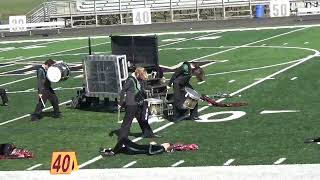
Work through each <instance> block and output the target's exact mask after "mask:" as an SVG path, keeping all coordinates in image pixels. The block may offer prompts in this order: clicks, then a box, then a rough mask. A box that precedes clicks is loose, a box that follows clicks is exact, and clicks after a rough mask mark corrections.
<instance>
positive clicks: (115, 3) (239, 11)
mask: <svg viewBox="0 0 320 180" xmlns="http://www.w3.org/2000/svg"><path fill="white" fill-rule="evenodd" d="M290 2H291V3H295V2H302V3H305V2H308V1H305V0H291V1H290ZM269 3H270V1H269V0H90V1H88V0H71V1H57V0H53V1H50V0H49V1H47V2H45V3H42V4H41V5H39V6H38V7H37V8H35V9H33V10H32V11H30V12H29V13H28V14H27V16H28V21H29V22H41V21H52V20H56V19H59V18H63V19H64V20H66V21H70V24H71V27H72V26H73V25H74V22H84V24H86V23H87V22H89V23H88V24H93V25H98V24H108V23H102V22H103V21H106V22H108V20H109V21H110V19H112V18H114V19H117V20H118V21H119V22H118V23H119V24H123V23H127V22H130V21H128V19H130V18H131V12H132V9H135V8H143V7H147V8H150V9H151V12H152V13H153V15H155V16H157V13H161V16H164V17H165V18H166V17H167V16H169V17H170V21H175V20H180V19H183V17H189V18H190V19H196V20H199V19H203V18H208V17H211V16H212V18H214V19H219V18H221V19H226V18H233V17H253V11H254V9H252V7H254V6H256V5H266V6H268V5H269ZM158 17H159V15H158ZM181 17H182V18H181Z"/></svg>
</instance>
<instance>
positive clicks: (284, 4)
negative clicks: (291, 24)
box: [270, 0, 290, 17]
mask: <svg viewBox="0 0 320 180" xmlns="http://www.w3.org/2000/svg"><path fill="white" fill-rule="evenodd" d="M285 16H290V3H289V0H271V1H270V17H285Z"/></svg>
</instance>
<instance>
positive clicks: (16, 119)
mask: <svg viewBox="0 0 320 180" xmlns="http://www.w3.org/2000/svg"><path fill="white" fill-rule="evenodd" d="M70 102H71V100H69V101H65V102H62V103H60V104H59V106H61V105H64V104H68V103H70ZM52 108H53V107H52V106H50V107H47V108H45V109H43V111H46V110H49V109H52ZM29 116H31V114H26V115H23V116H20V117H17V118H15V119H11V120H9V121H5V122H2V123H0V126H3V125H5V124H9V123H11V122H14V121H18V120H20V119H23V118H26V117H29Z"/></svg>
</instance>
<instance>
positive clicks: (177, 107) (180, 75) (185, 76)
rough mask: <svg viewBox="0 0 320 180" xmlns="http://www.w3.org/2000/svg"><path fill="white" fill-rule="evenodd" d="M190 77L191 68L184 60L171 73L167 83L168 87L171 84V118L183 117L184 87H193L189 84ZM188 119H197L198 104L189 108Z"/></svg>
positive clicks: (178, 118)
mask: <svg viewBox="0 0 320 180" xmlns="http://www.w3.org/2000/svg"><path fill="white" fill-rule="evenodd" d="M191 77H192V68H191V64H190V63H189V62H184V63H183V64H182V65H181V66H180V67H179V68H177V69H176V71H175V72H174V74H173V75H172V77H171V79H170V81H169V83H168V86H169V87H168V88H170V87H171V86H172V84H173V97H174V103H173V106H174V107H173V120H174V121H179V120H183V117H184V115H185V113H186V111H187V110H186V109H183V108H182V105H183V103H184V100H185V94H186V92H185V90H184V88H185V87H188V88H191V89H193V87H192V86H191V84H190V79H191ZM188 119H189V120H199V119H200V118H199V117H198V104H197V105H196V106H195V108H194V109H190V116H189V118H188Z"/></svg>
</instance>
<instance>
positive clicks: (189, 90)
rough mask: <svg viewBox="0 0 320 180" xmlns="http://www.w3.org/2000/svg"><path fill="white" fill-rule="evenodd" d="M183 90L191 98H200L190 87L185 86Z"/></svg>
mask: <svg viewBox="0 0 320 180" xmlns="http://www.w3.org/2000/svg"><path fill="white" fill-rule="evenodd" d="M185 91H186V92H187V94H188V96H190V97H191V98H192V99H195V100H199V99H200V98H201V96H200V95H199V94H198V92H197V91H195V90H193V89H191V88H188V87H185Z"/></svg>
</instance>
